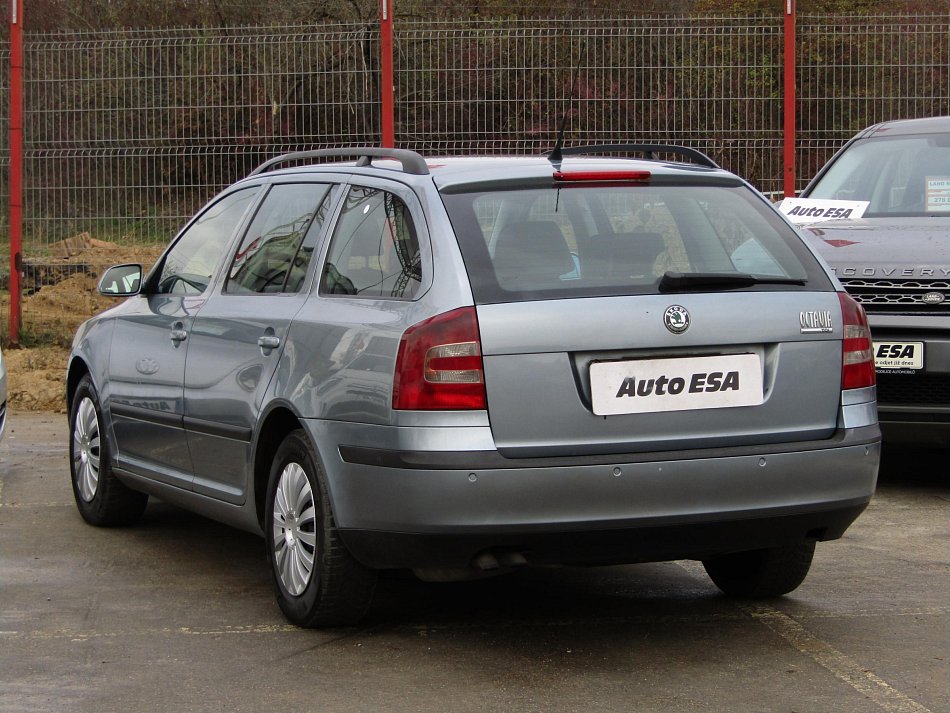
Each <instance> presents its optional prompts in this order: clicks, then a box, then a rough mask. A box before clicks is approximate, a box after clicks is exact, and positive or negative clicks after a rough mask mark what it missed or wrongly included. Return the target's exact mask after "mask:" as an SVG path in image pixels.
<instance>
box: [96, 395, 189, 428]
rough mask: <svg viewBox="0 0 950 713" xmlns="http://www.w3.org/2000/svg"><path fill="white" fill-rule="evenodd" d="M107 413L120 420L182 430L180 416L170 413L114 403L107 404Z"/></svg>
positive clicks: (182, 425)
mask: <svg viewBox="0 0 950 713" xmlns="http://www.w3.org/2000/svg"><path fill="white" fill-rule="evenodd" d="M109 411H110V412H111V413H112V415H113V416H119V417H120V418H130V419H133V420H135V421H148V422H150V423H155V424H158V425H159V426H171V427H172V428H184V424H183V422H182V421H183V417H182V415H181V414H180V413H176V412H172V411H159V410H158V409H154V408H143V407H142V406H132V405H130V404H121V403H116V402H114V401H113V402H111V403H110V404H109Z"/></svg>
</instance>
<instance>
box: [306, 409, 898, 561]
mask: <svg viewBox="0 0 950 713" xmlns="http://www.w3.org/2000/svg"><path fill="white" fill-rule="evenodd" d="M309 425H310V426H311V436H312V437H313V438H314V442H315V443H317V444H318V451H319V452H320V454H321V458H322V460H323V467H324V472H325V473H326V476H327V485H328V488H329V490H330V497H331V500H332V504H333V508H334V513H335V517H336V521H337V525H338V527H339V528H340V531H341V535H342V536H343V539H344V542H345V543H346V544H347V546H348V547H349V548H350V550H351V552H352V553H353V555H354V556H355V557H356V558H357V559H359V560H360V561H361V562H363V563H364V564H367V565H369V566H372V567H378V568H386V567H465V566H468V565H469V564H470V563H471V562H472V560H473V558H474V557H476V556H477V555H479V554H480V553H482V552H484V551H486V550H487V551H495V550H501V551H516V552H518V553H519V554H523V555H524V556H525V558H526V559H527V560H528V562H529V563H537V564H551V563H594V562H598V563H607V562H636V561H651V560H654V561H659V560H665V559H670V558H687V557H702V556H708V555H712V554H717V553H722V552H728V551H735V550H742V549H755V548H760V547H766V546H772V545H777V544H782V543H786V542H793V541H797V540H801V539H802V538H812V539H818V540H822V539H834V538H836V537H840V535H841V534H842V533H843V532H844V531H845V529H846V528H847V527H848V526H849V525H850V524H851V522H852V521H853V520H854V519H855V518H856V517H857V516H858V514H859V513H860V512H861V510H862V509H863V508H864V507H865V506H866V505H867V503H868V502H869V500H870V498H871V495H872V494H873V492H874V487H875V483H876V479H877V469H878V461H879V457H880V430H879V429H878V428H877V426H876V425H875V426H869V427H864V428H854V429H842V430H839V431H838V433H837V434H836V435H835V437H833V438H831V439H827V440H822V441H809V442H804V443H801V442H800V443H789V444H779V445H774V444H773V445H770V446H757V447H743V448H722V449H706V450H693V451H671V452H664V453H648V454H642V453H640V454H623V455H618V454H614V455H609V456H608V455H602V456H583V457H556V458H529V459H514V458H505V457H504V456H502V455H501V454H499V453H498V452H497V451H495V450H489V449H485V448H478V447H477V446H475V444H476V443H479V442H481V443H484V442H485V441H484V437H485V433H481V434H479V431H480V429H479V428H461V429H452V428H449V429H411V428H410V429H393V428H386V427H379V429H378V430H377V432H376V434H375V435H376V436H378V437H377V438H374V439H373V446H372V447H368V446H365V445H353V446H346V445H344V446H338V445H336V444H346V443H354V442H357V441H356V440H355V438H356V436H357V434H361V435H362V436H363V438H361V439H360V440H361V441H363V439H365V436H366V430H365V429H366V427H365V425H364V426H363V427H362V429H359V428H352V427H349V426H347V425H346V424H340V423H336V424H331V423H327V422H325V421H324V422H310V424H309ZM485 429H486V431H487V427H485ZM455 431H457V433H453V432H455ZM436 432H437V433H436ZM489 435H490V434H489ZM407 439H409V440H408V442H411V443H412V444H413V447H412V448H411V449H410V448H406V447H388V446H389V445H390V444H392V445H394V446H398V445H399V444H400V443H405V442H407ZM427 441H429V442H431V443H433V444H435V443H438V444H442V445H443V447H444V446H445V445H446V444H450V443H455V444H461V445H466V446H467V447H469V448H471V450H465V451H458V450H451V451H450V450H435V449H432V448H429V449H426V448H425V447H424V444H425V443H426V442H427ZM364 442H365V441H364ZM489 442H490V441H489Z"/></svg>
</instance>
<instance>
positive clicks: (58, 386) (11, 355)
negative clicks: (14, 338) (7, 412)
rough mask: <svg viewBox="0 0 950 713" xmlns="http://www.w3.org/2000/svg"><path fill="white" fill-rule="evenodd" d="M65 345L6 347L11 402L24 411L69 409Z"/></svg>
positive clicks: (4, 353)
mask: <svg viewBox="0 0 950 713" xmlns="http://www.w3.org/2000/svg"><path fill="white" fill-rule="evenodd" d="M68 355H69V350H68V349H66V348H65V347H55V346H53V347H35V348H33V349H5V350H4V352H3V361H4V364H5V366H6V368H7V403H8V404H9V405H10V408H11V409H13V410H20V411H59V412H61V413H65V411H66V358H67V356H68Z"/></svg>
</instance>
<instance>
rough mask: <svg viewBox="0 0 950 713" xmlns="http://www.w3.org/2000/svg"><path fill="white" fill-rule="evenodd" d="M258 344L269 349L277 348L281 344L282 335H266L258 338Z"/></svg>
mask: <svg viewBox="0 0 950 713" xmlns="http://www.w3.org/2000/svg"><path fill="white" fill-rule="evenodd" d="M257 346H259V347H260V348H261V349H265V350H268V351H269V350H271V349H276V348H277V347H279V346H280V337H277V336H274V335H273V334H269V335H265V336H263V337H260V338H258V340H257Z"/></svg>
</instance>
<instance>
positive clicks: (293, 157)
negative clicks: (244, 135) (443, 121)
mask: <svg viewBox="0 0 950 713" xmlns="http://www.w3.org/2000/svg"><path fill="white" fill-rule="evenodd" d="M311 158H355V159H357V162H356V165H357V166H369V165H371V164H372V163H373V159H374V158H390V159H395V160H396V161H399V162H400V163H401V164H402V170H403V172H405V173H411V174H413V175H416V176H427V175H429V167H428V166H426V162H425V159H424V158H422V156H420V155H419V154H417V153H416V152H415V151H410V150H409V149H385V148H379V147H376V146H361V147H354V148H343V149H314V150H312V151H293V152H291V153H285V154H282V155H280V156H275V157H274V158H272V159H268V160H267V161H265V162H264V163H262V164H261V165H260V166H258V167H257V168H255V169H254V170H253V171H251V172H250V173H249V174H248V176H256V175H258V174H259V173H264V172H266V171H269V170H271V169H272V168H274V166H277V165H279V164H282V163H287V162H289V161H303V160H306V159H311Z"/></svg>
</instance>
